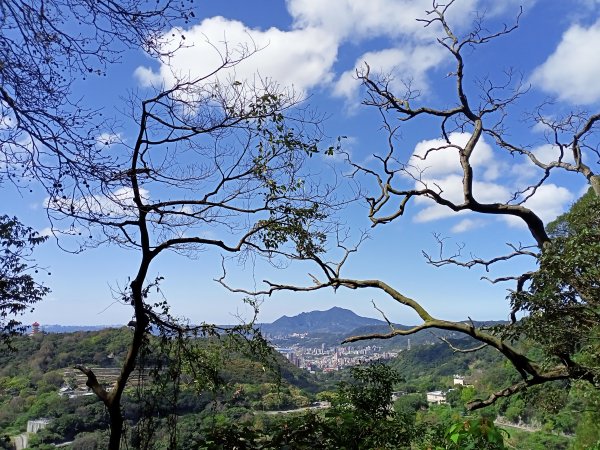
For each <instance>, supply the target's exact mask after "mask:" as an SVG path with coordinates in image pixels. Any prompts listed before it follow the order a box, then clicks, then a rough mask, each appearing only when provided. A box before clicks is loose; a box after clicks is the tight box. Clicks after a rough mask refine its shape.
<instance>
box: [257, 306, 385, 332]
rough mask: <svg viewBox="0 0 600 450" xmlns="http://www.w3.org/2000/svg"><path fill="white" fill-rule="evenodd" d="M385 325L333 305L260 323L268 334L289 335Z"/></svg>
mask: <svg viewBox="0 0 600 450" xmlns="http://www.w3.org/2000/svg"><path fill="white" fill-rule="evenodd" d="M373 325H385V322H384V321H382V320H378V319H373V318H370V317H362V316H359V315H358V314H356V313H354V312H352V311H350V310H348V309H344V308H339V307H337V306H336V307H333V308H331V309H329V310H327V311H311V312H304V313H301V314H298V315H297V316H293V317H288V316H283V317H280V318H279V319H277V320H276V321H275V322H273V323H265V324H261V326H260V327H261V330H262V332H263V333H265V334H269V335H272V336H273V335H289V334H293V333H309V334H314V333H331V334H341V333H348V332H349V331H351V330H354V329H356V328H362V327H367V326H373Z"/></svg>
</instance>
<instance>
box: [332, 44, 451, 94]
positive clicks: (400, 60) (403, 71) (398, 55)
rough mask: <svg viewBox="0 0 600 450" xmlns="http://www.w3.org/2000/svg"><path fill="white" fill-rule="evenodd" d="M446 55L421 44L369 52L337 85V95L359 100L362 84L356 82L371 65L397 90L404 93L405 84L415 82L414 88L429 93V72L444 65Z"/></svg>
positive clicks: (433, 47)
mask: <svg viewBox="0 0 600 450" xmlns="http://www.w3.org/2000/svg"><path fill="white" fill-rule="evenodd" d="M445 57H446V52H444V50H443V49H442V48H441V47H440V46H437V45H418V46H414V47H411V46H410V45H407V46H405V47H404V48H401V47H399V48H390V49H385V50H380V51H375V52H367V53H365V54H363V55H362V56H360V57H359V58H358V59H357V60H356V63H355V67H354V68H353V69H351V70H348V71H346V72H344V73H342V75H341V76H340V77H339V79H338V80H337V81H336V82H335V85H334V89H333V93H334V95H336V96H338V97H346V98H347V99H352V98H355V97H356V96H357V94H358V91H359V87H360V82H359V81H358V80H357V79H356V71H357V70H359V71H361V70H364V68H365V64H368V65H369V68H370V70H371V73H372V74H381V75H383V76H385V77H388V78H389V80H390V83H389V86H390V88H391V89H393V90H397V91H400V92H401V91H403V90H404V85H403V84H402V83H403V82H405V81H407V80H409V81H411V89H413V90H418V91H420V92H421V93H423V92H426V91H427V90H428V82H427V72H428V71H429V70H430V69H432V68H434V67H436V66H437V65H439V64H440V62H441V61H442V60H443V59H444V58H445Z"/></svg>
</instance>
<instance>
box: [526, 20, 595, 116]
mask: <svg viewBox="0 0 600 450" xmlns="http://www.w3.org/2000/svg"><path fill="white" fill-rule="evenodd" d="M599 48H600V20H598V21H597V22H596V23H594V24H593V25H591V26H590V27H589V28H585V27H583V26H581V25H573V26H571V27H570V28H569V29H568V30H567V31H566V32H565V33H564V34H563V36H562V40H561V41H560V43H559V44H558V47H556V50H555V51H554V53H552V54H551V55H550V56H549V57H548V59H547V60H546V61H545V62H544V63H543V64H542V65H541V66H539V67H538V68H537V69H535V71H534V72H533V75H532V77H531V81H532V83H533V84H534V85H535V86H538V87H540V88H541V89H543V90H545V91H546V92H549V93H552V94H554V95H556V96H557V97H558V98H559V99H560V100H564V101H568V102H571V103H577V104H586V105H588V104H592V103H595V102H597V101H599V100H600V83H598V74H599V73H600V58H599V57H598V49H599Z"/></svg>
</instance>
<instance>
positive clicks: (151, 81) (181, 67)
mask: <svg viewBox="0 0 600 450" xmlns="http://www.w3.org/2000/svg"><path fill="white" fill-rule="evenodd" d="M169 34H170V35H171V34H174V35H175V36H178V35H181V34H183V35H184V36H185V41H184V42H185V44H186V47H185V48H181V49H179V50H178V51H177V52H176V53H175V55H174V56H173V57H172V58H171V59H170V60H169V65H168V66H167V65H166V64H163V65H161V67H160V68H159V70H158V71H154V70H152V69H150V68H147V67H138V68H137V69H136V71H135V76H136V77H137V78H138V80H139V81H140V83H141V84H142V85H144V86H149V85H156V84H159V82H165V83H166V84H167V85H168V84H170V83H172V82H173V81H174V80H175V78H176V77H182V78H191V79H195V78H198V77H201V76H206V75H208V74H210V73H211V72H212V71H214V70H216V69H217V68H219V66H220V65H221V64H222V61H223V59H222V58H223V56H224V55H226V54H228V53H229V54H230V55H232V56H233V57H234V58H235V57H236V55H238V56H239V55H240V54H242V53H244V52H246V53H247V52H248V51H250V52H252V50H253V49H255V48H256V49H259V51H257V52H255V53H254V54H252V55H250V57H248V58H246V59H243V61H241V62H240V63H239V64H237V65H235V67H233V68H230V69H228V70H225V71H222V72H220V73H219V74H218V76H219V79H221V80H223V79H226V78H230V79H235V80H240V81H247V80H249V81H252V80H253V79H255V78H256V77H257V76H259V77H260V78H262V79H269V80H274V81H276V82H278V83H280V84H281V85H283V86H289V87H291V86H293V87H294V88H295V89H296V90H297V91H298V92H304V91H306V90H308V89H310V88H312V87H315V86H317V85H320V84H323V83H327V82H329V81H330V80H331V79H332V74H331V72H330V70H331V67H332V65H333V63H334V62H335V59H336V56H337V45H338V43H337V42H336V40H335V38H334V36H332V35H331V34H330V33H328V32H326V31H325V30H322V29H318V28H315V27H310V28H303V29H297V30H292V31H281V30H279V29H277V28H269V29H267V30H259V29H254V28H249V27H247V26H246V25H244V24H243V23H242V22H239V21H235V20H227V19H225V18H223V17H212V18H209V19H205V20H203V21H202V22H201V23H200V24H198V25H195V26H193V27H191V28H190V29H188V30H181V29H175V30H172V31H171V32H169ZM175 44H176V43H175V41H173V42H172V43H171V44H169V45H170V46H174V45H175Z"/></svg>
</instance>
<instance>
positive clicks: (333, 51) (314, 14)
mask: <svg viewBox="0 0 600 450" xmlns="http://www.w3.org/2000/svg"><path fill="white" fill-rule="evenodd" d="M287 9H288V12H289V13H290V15H291V16H292V18H293V28H292V29H291V30H281V29H278V28H275V27H272V28H269V29H265V30H262V29H257V28H250V27H248V26H246V25H244V24H243V23H242V22H239V21H236V20H228V19H225V18H223V17H212V18H208V19H205V20H203V21H202V22H201V23H199V24H197V25H194V26H192V27H191V28H189V29H181V28H175V29H173V30H171V31H169V32H168V33H166V34H165V35H164V37H163V38H164V40H165V42H167V44H166V45H165V48H164V50H165V51H168V50H174V49H175V48H176V47H177V45H178V44H179V43H180V42H181V43H182V44H184V48H181V49H179V50H178V51H177V52H176V53H175V55H174V56H173V57H172V58H170V59H169V61H168V63H169V64H168V65H167V64H161V66H160V67H159V68H158V69H153V68H151V67H144V66H140V67H138V68H137V69H136V70H135V73H134V75H135V77H136V78H137V79H138V81H139V82H140V83H141V84H142V85H143V86H152V85H154V86H160V85H161V84H163V83H166V84H167V85H168V84H169V83H172V82H173V81H174V78H175V76H179V77H182V76H183V77H187V78H198V77H201V76H203V75H206V74H208V73H210V72H211V71H212V70H214V69H216V68H217V67H219V65H220V64H221V62H222V55H223V54H226V53H227V52H228V51H229V52H231V51H235V50H240V49H243V48H244V47H246V48H247V49H248V48H249V49H252V48H255V47H256V48H260V49H262V50H261V51H259V52H258V53H256V54H254V55H252V57H250V58H248V59H247V60H244V61H243V62H241V63H240V64H238V65H237V66H236V67H235V69H234V70H233V69H232V70H231V71H229V72H228V78H235V79H236V80H239V81H242V82H243V81H245V80H250V81H252V80H253V79H254V77H256V76H257V74H259V76H260V77H261V78H263V79H265V78H268V79H270V80H272V81H275V82H277V83H279V84H280V85H282V86H286V87H287V86H292V85H293V86H294V87H295V89H296V90H297V91H298V92H299V93H304V92H306V91H307V90H309V89H311V88H314V87H316V86H327V85H329V84H330V83H331V81H332V80H333V79H335V78H336V77H335V75H334V73H333V64H334V63H335V61H336V58H337V52H338V50H339V48H340V46H341V45H342V44H343V43H345V42H355V43H358V42H362V41H363V40H366V39H372V38H375V37H386V38H389V39H392V40H394V41H396V42H395V45H396V47H395V48H394V49H393V50H392V49H390V50H384V51H382V52H374V53H372V54H365V55H363V57H361V58H359V61H358V64H362V62H363V61H364V60H365V59H377V58H378V59H379V60H380V62H381V64H379V63H377V62H374V66H375V67H376V68H377V69H380V70H385V69H391V68H392V67H395V68H396V69H397V70H395V71H393V72H394V73H393V75H397V76H402V77H405V76H407V77H411V78H413V79H414V80H415V83H416V84H417V85H418V87H419V89H421V90H425V89H426V87H427V85H426V77H425V74H426V72H427V71H428V70H429V69H431V68H432V67H434V66H435V65H436V64H437V63H438V62H439V61H440V60H441V56H440V55H441V54H443V53H444V52H443V51H442V50H441V47H436V46H437V44H435V45H431V44H430V43H432V42H433V38H434V37H436V36H438V35H439V33H440V29H439V27H436V26H430V27H424V26H423V23H422V22H418V21H417V20H416V19H417V18H423V17H425V16H426V14H425V11H426V10H429V9H431V2H430V0H372V1H370V2H357V1H354V0H330V1H327V2H317V1H314V0H287ZM477 9H478V0H461V1H460V2H457V3H456V4H455V5H453V7H452V8H450V10H449V11H448V14H447V15H448V20H449V21H450V22H451V23H452V24H453V26H455V27H456V28H457V29H461V27H464V25H466V24H469V23H470V20H471V18H472V14H471V13H472V12H473V11H475V10H477ZM182 35H183V36H185V39H184V40H180V37H181V36H182ZM425 41H428V43H429V44H428V45H424V42H425ZM226 42H227V45H226ZM371 57H372V58H371ZM377 66H379V67H377ZM352 73H353V70H350V71H348V72H345V73H343V74H342V75H341V77H339V79H338V82H337V83H336V84H335V86H334V87H335V89H336V92H337V93H338V95H346V93H348V92H350V91H353V88H352V87H351V86H350V85H351V84H352V83H351V75H352ZM174 75H175V76H174ZM222 75H224V74H222ZM221 80H223V78H221Z"/></svg>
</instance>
